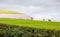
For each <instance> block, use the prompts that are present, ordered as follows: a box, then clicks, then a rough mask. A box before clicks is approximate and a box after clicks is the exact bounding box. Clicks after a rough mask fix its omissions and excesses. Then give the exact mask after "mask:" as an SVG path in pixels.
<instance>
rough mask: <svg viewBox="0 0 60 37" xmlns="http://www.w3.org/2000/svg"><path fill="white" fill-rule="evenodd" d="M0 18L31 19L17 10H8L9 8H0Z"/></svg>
mask: <svg viewBox="0 0 60 37" xmlns="http://www.w3.org/2000/svg"><path fill="white" fill-rule="evenodd" d="M0 18H9V19H10V18H11V19H29V20H31V19H32V18H31V17H30V16H27V15H25V14H23V13H18V12H15V11H9V10H0Z"/></svg>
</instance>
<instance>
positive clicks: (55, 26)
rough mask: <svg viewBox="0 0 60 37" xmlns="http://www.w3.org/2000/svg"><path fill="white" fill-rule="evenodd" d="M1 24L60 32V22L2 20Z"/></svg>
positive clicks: (0, 20)
mask: <svg viewBox="0 0 60 37" xmlns="http://www.w3.org/2000/svg"><path fill="white" fill-rule="evenodd" d="M0 23H5V24H9V25H16V26H22V27H31V28H38V29H50V30H60V22H48V21H35V20H21V19H4V18H0Z"/></svg>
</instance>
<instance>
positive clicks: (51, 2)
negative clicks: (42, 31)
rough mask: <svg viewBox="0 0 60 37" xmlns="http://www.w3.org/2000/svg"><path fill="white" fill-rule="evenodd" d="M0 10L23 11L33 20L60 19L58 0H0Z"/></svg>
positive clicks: (59, 2) (59, 0) (59, 1)
mask: <svg viewBox="0 0 60 37" xmlns="http://www.w3.org/2000/svg"><path fill="white" fill-rule="evenodd" d="M0 10H13V11H17V12H21V13H25V14H27V15H28V16H31V17H33V18H34V19H35V20H42V19H46V20H48V19H51V20H52V21H60V0H0Z"/></svg>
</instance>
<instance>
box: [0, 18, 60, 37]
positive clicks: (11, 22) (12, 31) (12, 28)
mask: <svg viewBox="0 0 60 37" xmlns="http://www.w3.org/2000/svg"><path fill="white" fill-rule="evenodd" d="M0 37H60V22H48V21H37V20H22V19H4V18H0Z"/></svg>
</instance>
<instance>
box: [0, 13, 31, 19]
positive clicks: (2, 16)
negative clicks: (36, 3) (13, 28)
mask: <svg viewBox="0 0 60 37" xmlns="http://www.w3.org/2000/svg"><path fill="white" fill-rule="evenodd" d="M0 18H16V19H31V17H30V16H26V15H24V14H0Z"/></svg>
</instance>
